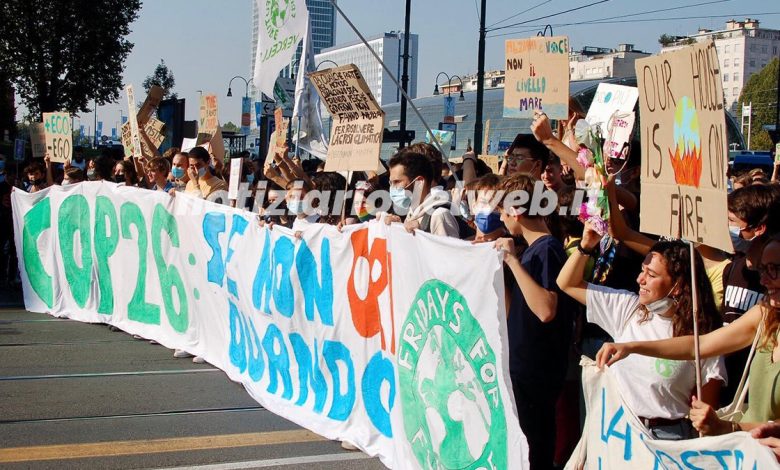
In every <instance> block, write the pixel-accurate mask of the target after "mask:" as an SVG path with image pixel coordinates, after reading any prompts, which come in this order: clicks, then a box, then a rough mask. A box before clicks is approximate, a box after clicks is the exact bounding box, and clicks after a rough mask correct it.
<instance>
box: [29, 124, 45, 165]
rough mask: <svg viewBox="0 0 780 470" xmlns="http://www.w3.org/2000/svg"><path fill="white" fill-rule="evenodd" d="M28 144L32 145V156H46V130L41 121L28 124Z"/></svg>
mask: <svg viewBox="0 0 780 470" xmlns="http://www.w3.org/2000/svg"><path fill="white" fill-rule="evenodd" d="M30 144H31V145H32V156H33V158H43V157H45V156H46V130H45V129H44V128H43V123H42V122H34V123H32V124H30Z"/></svg>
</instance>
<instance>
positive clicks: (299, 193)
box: [284, 179, 320, 238]
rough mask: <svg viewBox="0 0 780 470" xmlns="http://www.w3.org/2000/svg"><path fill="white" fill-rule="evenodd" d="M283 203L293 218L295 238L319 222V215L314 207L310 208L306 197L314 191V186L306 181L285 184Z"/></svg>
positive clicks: (293, 181) (299, 180)
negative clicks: (285, 203)
mask: <svg viewBox="0 0 780 470" xmlns="http://www.w3.org/2000/svg"><path fill="white" fill-rule="evenodd" d="M285 189H286V190H287V194H285V197H284V199H285V201H286V202H287V210H288V211H289V213H290V215H291V216H293V217H294V219H293V223H292V230H293V231H294V232H295V236H296V237H299V238H300V236H301V234H302V233H303V231H304V230H306V229H307V228H309V227H310V226H311V225H313V224H316V223H317V222H318V221H319V220H320V215H319V213H318V211H317V208H316V207H311V206H310V203H309V201H308V200H307V199H306V195H307V194H308V193H309V192H310V191H312V190H313V189H314V186H312V184H311V183H310V182H308V181H306V180H302V179H298V180H292V181H290V182H288V183H287V186H286V187H285Z"/></svg>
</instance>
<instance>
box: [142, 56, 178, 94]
mask: <svg viewBox="0 0 780 470" xmlns="http://www.w3.org/2000/svg"><path fill="white" fill-rule="evenodd" d="M154 85H157V86H158V87H160V88H162V89H163V99H169V98H171V99H175V98H177V95H176V93H174V92H173V87H174V86H176V79H175V78H174V77H173V72H171V70H170V69H169V68H168V66H167V65H165V61H164V60H163V59H160V63H159V64H157V67H155V68H154V73H153V74H152V75H149V76H147V77H146V79H145V80H144V83H143V86H144V90H146V93H147V94H149V90H151V88H152V86H154Z"/></svg>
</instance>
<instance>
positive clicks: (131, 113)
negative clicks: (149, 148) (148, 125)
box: [125, 85, 143, 158]
mask: <svg viewBox="0 0 780 470" xmlns="http://www.w3.org/2000/svg"><path fill="white" fill-rule="evenodd" d="M125 91H126V94H127V113H128V114H127V118H128V119H127V122H128V123H129V124H130V142H131V143H132V149H133V151H132V155H133V156H134V157H136V158H141V156H143V150H142V149H141V134H140V133H139V131H138V118H137V112H136V108H135V93H134V92H133V85H127V87H126V88H125ZM125 148H127V147H125ZM125 155H127V150H125Z"/></svg>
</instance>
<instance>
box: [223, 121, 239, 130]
mask: <svg viewBox="0 0 780 470" xmlns="http://www.w3.org/2000/svg"><path fill="white" fill-rule="evenodd" d="M222 130H223V131H228V132H238V131H239V130H240V128H239V127H238V126H237V125H235V123H233V121H228V122H227V124H223V125H222Z"/></svg>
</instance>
